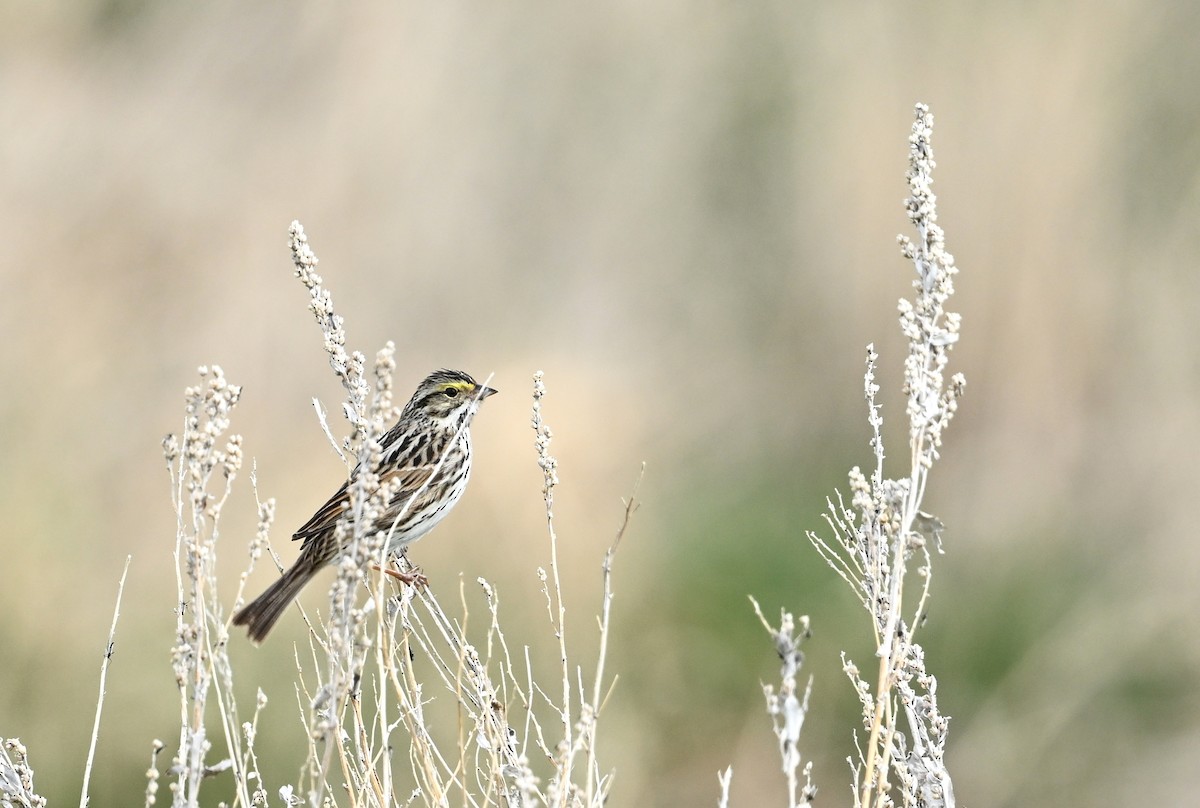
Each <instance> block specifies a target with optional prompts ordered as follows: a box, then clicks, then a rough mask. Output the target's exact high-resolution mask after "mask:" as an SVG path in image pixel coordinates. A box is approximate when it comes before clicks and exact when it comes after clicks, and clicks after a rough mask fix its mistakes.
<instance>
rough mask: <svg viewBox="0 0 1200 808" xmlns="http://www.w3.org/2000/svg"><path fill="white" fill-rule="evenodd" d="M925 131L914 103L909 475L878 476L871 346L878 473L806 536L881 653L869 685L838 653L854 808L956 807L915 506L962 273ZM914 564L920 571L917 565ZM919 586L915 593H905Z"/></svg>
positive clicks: (878, 423)
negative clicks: (852, 740)
mask: <svg viewBox="0 0 1200 808" xmlns="http://www.w3.org/2000/svg"><path fill="white" fill-rule="evenodd" d="M932 132H933V116H932V115H931V114H930V113H929V108H928V107H926V106H925V105H924V104H918V105H917V107H916V121H915V123H914V124H913V129H912V135H911V136H910V138H909V168H908V183H909V191H910V196H909V198H908V200H907V202H906V209H907V211H908V216H909V219H910V220H911V221H912V223H913V226H914V227H915V228H916V230H917V238H916V239H915V240H910V239H908V238H905V237H903V236H901V237H900V245H901V252H902V253H903V255H904V257H905V258H907V259H908V260H910V261H912V262H913V265H914V266H915V268H916V271H917V279H916V280H915V281H914V282H913V288H914V290H915V292H916V294H915V295H914V298H913V300H907V299H902V300H901V301H900V304H899V310H900V327H901V330H902V331H903V333H904V335H905V336H906V337H907V338H908V356H907V358H906V359H905V362H904V387H903V390H904V393H905V395H906V396H907V397H908V405H907V416H908V424H909V430H908V432H909V450H910V456H909V461H910V463H909V470H908V472H907V475H906V476H904V477H901V478H899V479H888V478H886V477H884V471H883V459H884V449H883V438H882V435H881V428H882V424H883V418H882V416H881V415H880V412H879V406H878V405H877V404H876V400H875V396H876V393H877V392H878V391H879V387H878V386H877V385H876V384H875V363H876V360H877V359H878V356H877V355H876V353H875V349H874V346H868V347H867V371H866V375H865V394H866V399H867V409H868V422H869V424H870V427H871V431H872V435H871V448H872V450H873V452H874V455H875V468H874V469H873V470H872V471H871V476H870V478H869V479H868V478H867V476H866V475H865V474H864V473H863V472H862V471H861V470H860V469H859V468H857V467H855V468H853V469H851V471H850V491H851V504H850V507H847V506H846V505H845V502H844V500H843V499H842V497H841V495H840V494H838V495H837V497H836V499H837V501H836V503H835V502H834V501H833V499H829V500H827V503H828V506H829V510H828V512H827V513H826V516H825V518H826V521H827V522H828V523H829V526H830V527H831V528H832V530H833V538H832V539H825V538H822V537H820V536H818V535H817V534H815V533H813V532H811V531H809V533H808V537H809V539H810V541H811V542H812V544H813V546H814V547H815V548H816V549H817V551H818V552H819V553H820V554H821V556H822V557H823V558H824V559H825V561H826V562H827V563H828V564H829V565H830V566H831V567H832V568H833V569H834V571H835V572H837V574H838V575H839V576H840V577H841V578H842V579H843V580H844V581H845V582H846V583H847V584H848V585H849V586H850V588H851V589H853V590H854V592H855V594H856V595H857V596H858V599H859V602H860V603H861V604H862V605H863V608H865V609H866V611H867V613H868V614H869V615H870V616H871V627H872V630H873V632H874V637H875V645H876V657H877V658H878V671H877V674H876V677H875V681H874V683H873V684H872V683H871V682H868V681H867V679H866V677H864V676H863V675H862V674H861V673H860V671H859V668H858V667H857V666H856V665H855V664H854V663H853V662H851V661H850V660H849V659H848V658H847V657H846V656H845V654H843V655H842V659H843V668H844V670H845V672H846V675H847V676H848V677H849V678H850V681H851V683H852V684H853V685H854V689H855V692H856V693H857V694H858V697H859V700H860V702H861V704H862V714H863V728H864V730H865V732H866V734H867V741H866V746H865V747H863V746H862V745H861V743H860V746H859V760H858V762H857V763H856V764H854V766H853V769H854V776H855V805H857V806H860V807H861V808H870V807H871V806H878V807H879V808H885V807H886V806H892V805H894V804H896V801H897V799H898V800H899V802H900V804H902V805H905V806H918V805H919V806H924V807H926V808H953V806H954V792H953V789H952V787H951V781H950V773H949V772H948V771H947V769H946V766H945V762H944V752H945V745H946V731H947V724H948V718H947V717H946V716H943V715H942V714H941V713H940V712H939V710H938V701H937V680H936V679H935V678H934V677H933V676H932V675H931V674H929V673H928V672H927V671H926V669H925V654H924V650H923V649H922V648H921V646H920V645H919V644H917V642H916V641H915V640H914V635H915V632H916V629H917V627H918V626H920V625H921V622H922V618H923V616H924V614H925V607H926V601H927V599H928V597H929V584H930V580H931V575H932V570H931V566H930V562H931V554H930V543H931V542H932V543H933V545H934V546H935V547H936V548H937V550H938V552H941V529H942V525H941V523H940V522H939V521H938V520H937V519H936V518H934V517H932V516H929V515H928V514H925V513H923V512H922V511H921V503H922V500H923V499H924V496H925V490H926V485H927V483H928V479H929V472H930V470H931V469H932V467H933V463H934V461H936V460H937V459H938V457H939V448H940V446H941V443H942V434H943V432H944V430H945V428H946V425H947V424H948V423H949V422H950V419H951V418H952V417H953V415H954V413H955V411H956V409H957V407H958V400H959V397H960V396H961V394H962V391H963V387H964V385H965V384H966V382H965V380H964V379H963V377H962V375H961V374H955V375H954V376H952V377H951V378H950V379H949V381H948V382H947V380H946V378H945V368H946V364H947V362H948V359H949V356H948V355H949V351H950V348H951V347H952V346H953V345H954V343H955V342H957V341H958V334H959V316H958V315H957V314H955V313H952V312H948V311H946V310H945V304H946V302H947V301H948V300H949V298H950V296H951V295H952V294H953V293H954V284H953V278H954V275H955V273H956V272H957V269H956V268H955V266H954V259H953V257H952V256H951V255H950V254H949V253H947V252H946V250H945V241H944V236H943V233H942V229H941V227H939V226H938V224H937V209H936V197H935V196H934V195H933V192H932V190H931V188H930V186H931V183H932V171H933V168H934V160H933V149H932V147H931V144H930V137H931V135H932ZM914 559H915V560H916V561H917V562H918V565H917V566H916V568H915V569H912V564H913V561H914ZM910 572H911V573H914V574H915V581H914V580H912V576H910ZM914 582H915V584H916V587H917V589H916V592H915V593H913V592H909V591H908V590H909V589H911V587H912V585H913V583H914ZM906 594H907V595H909V600H908V603H907V604H906V602H905V595H906ZM914 599H915V601H916V603H915V605H913V603H912V601H913V600H914ZM892 775H894V776H895V778H896V782H895V783H894V782H893V781H892V780H891V779H890V778H891V776H892Z"/></svg>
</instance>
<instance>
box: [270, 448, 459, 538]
mask: <svg viewBox="0 0 1200 808" xmlns="http://www.w3.org/2000/svg"><path fill="white" fill-rule="evenodd" d="M435 468H437V464H436V463H435V464H430V465H420V466H411V467H408V468H389V469H387V470H386V471H384V473H383V474H382V475H380V478H379V482H380V484H381V485H393V486H394V485H397V483H395V482H392V481H393V480H399V483H398V484H399V488H398V489H397V492H396V494H395V495H393V497H392V500H391V502H392V503H399V504H400V506H401V507H403V503H405V502H406V501H408V500H409V499H410V498H411V497H412V496H413V494H416V493H417V492H418V491H419V490H420V489H421V486H423V485H425V484H426V483H427V482H428V481H429V479H430V478H431V477H432V476H433V470H434V469H435ZM351 482H352V480H347V481H346V482H344V483H342V487H341V488H339V489H338V490H337V493H336V494H334V495H333V496H332V497H330V498H329V501H328V502H326V503H325V504H324V505H322V506H321V507H320V508H319V509H318V510H317V512H316V513H314V514H313V515H312V517H311V518H309V520H308V521H307V522H305V523H304V524H303V525H302V526H301V527H300V529H299V530H297V531H296V532H295V533H293V534H292V541H296V540H303V541H304V544H305V546H307V545H308V543H309V541H310V540H311V539H314V538H317V537H320V536H324V535H325V534H327V533H329V532H330V531H332V530H333V529H334V527H335V526H336V525H337V521H338V519H341V518H342V514H343V513H345V512H346V509H347V508H349V507H350V483H351Z"/></svg>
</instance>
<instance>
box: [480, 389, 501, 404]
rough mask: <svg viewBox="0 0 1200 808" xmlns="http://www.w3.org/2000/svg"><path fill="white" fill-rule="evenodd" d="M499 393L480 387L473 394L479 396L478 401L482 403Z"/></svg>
mask: <svg viewBox="0 0 1200 808" xmlns="http://www.w3.org/2000/svg"><path fill="white" fill-rule="evenodd" d="M499 392H500V391H499V390H493V389H492V388H490V387H480V388H478V389H477V390H476V391H475V394H476V395H477V396H479V400H480V401H483V400H484V399H485V398H487V397H488V396H494V395H495V394H496V393H499Z"/></svg>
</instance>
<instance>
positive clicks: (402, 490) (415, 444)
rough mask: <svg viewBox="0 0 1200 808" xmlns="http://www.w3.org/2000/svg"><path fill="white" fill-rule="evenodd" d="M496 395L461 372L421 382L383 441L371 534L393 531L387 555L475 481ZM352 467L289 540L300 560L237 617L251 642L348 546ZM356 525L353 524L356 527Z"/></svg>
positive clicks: (415, 535)
mask: <svg viewBox="0 0 1200 808" xmlns="http://www.w3.org/2000/svg"><path fill="white" fill-rule="evenodd" d="M495 392H496V391H495V390H493V389H492V388H490V387H485V386H483V385H481V384H479V383H478V382H476V381H475V380H474V379H472V378H471V377H470V376H468V375H467V374H466V373H463V372H462V371H460V370H439V371H436V372H434V373H431V374H429V376H428V377H427V378H426V379H425V381H423V382H421V383H420V384H419V385H417V391H416V392H415V393H413V396H412V398H411V399H409V402H408V404H406V405H405V406H404V411H403V412H401V413H400V420H399V421H397V422H396V425H395V426H394V427H392V428H391V429H390V430H388V433H387V434H386V435H384V436H383V440H382V441H381V448H382V454H381V457H380V461H379V465H378V466H377V467H376V468H375V472H376V473H377V474H378V475H379V482H380V485H387V486H394V491H395V493H393V494H392V495H391V497H390V498H389V499H388V502H387V507H386V508H385V509H384V513H383V515H382V516H381V517H380V518H378V519H376V520H375V521H374V522H373V523H372V524H371V526H370V528H369V529H368V532H373V531H384V532H386V533H388V535H389V538H388V545H387V554H388V555H392V554H394V553H399V552H401V551H402V550H403V549H404V548H405V547H407V546H408V545H409V544H411V543H412V542H414V541H416V540H417V539H419V538H421V537H422V536H424V535H425V534H426V533H428V532H429V531H431V530H433V528H434V527H435V526H436V525H437V523H438V522H440V521H442V519H444V518H445V516H446V514H448V513H449V512H450V509H451V508H453V507H454V504H455V503H456V502H458V499H459V497H461V496H462V493H463V491H464V490H466V487H467V478H468V477H470V476H471V420H472V419H473V418H474V417H475V413H476V412H478V411H479V404H480V402H481V401H483V399H485V398H487V397H488V396H490V395H492V394H493V393H495ZM358 472H359V468H355V469H354V471H353V472H352V473H351V475H350V479H349V480H347V481H346V482H344V483H342V487H341V488H339V489H338V491H337V493H336V494H334V495H333V496H332V497H330V499H329V501H328V502H326V503H325V504H324V505H322V506H321V508H320V509H319V510H318V511H317V512H316V513H314V514H313V515H312V518H311V519H309V520H308V521H307V522H305V523H304V525H303V527H301V528H300V529H299V530H297V531H296V532H295V533H294V534H293V535H292V540H293V541H295V540H296V539H300V540H302V541H303V542H304V544H303V545H302V546H301V548H300V557H299V558H297V559H296V563H295V564H292V566H291V567H289V568H288V569H287V570H286V571H285V572H284V573H283V576H282V577H281V578H280V579H279V580H278V581H276V582H275V583H273V584H271V586H270V587H268V588H267V591H266V592H263V593H262V594H261V595H259V596H258V597H257V598H255V600H254V601H253V602H251V603H250V604H249V605H247V606H246V607H245V608H243V609H242V610H241V611H239V612H238V613H237V614H236V615H234V617H233V624H234V625H235V626H246V628H247V630H248V632H249V634H250V639H252V640H254V641H255V642H262V641H263V639H264V638H265V637H266V636H267V633H268V632H270V630H271V627H272V626H274V625H275V621H277V620H278V619H279V617H280V616H281V615H282V614H283V612H284V610H285V609H287V607H288V605H289V604H290V603H291V602H292V601H293V600H295V598H296V596H297V595H298V594H300V590H301V589H303V588H304V585H305V584H307V583H308V582H309V581H310V580H312V577H313V576H314V575H316V574H317V571H318V570H320V569H321V568H322V567H323V566H325V565H326V564H329V563H331V562H332V561H334V560H335V559H336V558H337V557H338V554H339V553H340V552H341V550H342V549H343V548H342V547H339V546H338V544H337V537H336V535H335V533H334V527H335V526H336V525H337V522H338V519H340V518H341V517H342V514H343V513H345V511H346V509H347V508H349V507H350V486H351V485H352V484H353V483H354V481H355V479H356V478H357V477H358ZM352 527H353V525H352Z"/></svg>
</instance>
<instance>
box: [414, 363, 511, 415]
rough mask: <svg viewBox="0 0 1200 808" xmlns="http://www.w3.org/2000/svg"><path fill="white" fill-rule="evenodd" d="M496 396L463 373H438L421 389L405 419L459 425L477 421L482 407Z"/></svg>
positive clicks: (419, 387) (418, 388) (429, 377)
mask: <svg viewBox="0 0 1200 808" xmlns="http://www.w3.org/2000/svg"><path fill="white" fill-rule="evenodd" d="M495 392H496V391H495V390H493V389H492V388H490V387H485V386H484V385H482V384H480V383H479V382H477V381H475V380H474V379H472V378H471V377H470V376H469V375H468V374H466V373H463V372H462V371H461V370H438V371H434V372H433V373H431V374H429V375H428V376H427V377H426V378H425V381H423V382H421V383H420V384H419V385H417V391H416V392H415V393H413V397H412V399H411V400H410V401H409V402H408V404H407V406H405V408H404V414H403V415H402V416H401V418H405V417H412V416H417V417H424V418H428V419H430V420H432V421H440V422H444V423H446V424H447V425H448V426H449V425H457V424H458V423H459V422H460V421H461V419H462V418H464V417H465V418H466V419H467V420H468V421H469V420H470V419H471V418H472V417H474V415H475V412H476V411H477V410H478V409H479V403H480V402H481V401H483V400H484V399H485V398H487V397H488V396H490V395H492V394H493V393H495Z"/></svg>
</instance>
